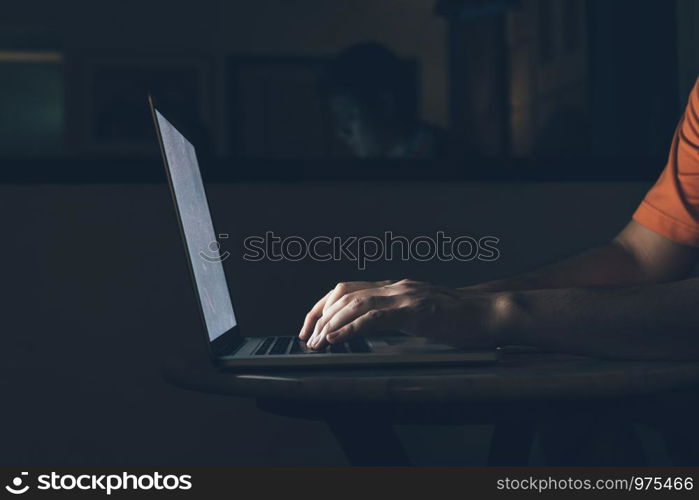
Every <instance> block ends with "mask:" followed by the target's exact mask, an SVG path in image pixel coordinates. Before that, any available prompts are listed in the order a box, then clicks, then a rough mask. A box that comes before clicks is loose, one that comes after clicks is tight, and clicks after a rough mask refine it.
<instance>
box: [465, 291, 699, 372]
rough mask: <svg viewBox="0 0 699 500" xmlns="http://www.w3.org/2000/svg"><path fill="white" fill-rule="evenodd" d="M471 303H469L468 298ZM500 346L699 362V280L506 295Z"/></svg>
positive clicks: (498, 333)
mask: <svg viewBox="0 0 699 500" xmlns="http://www.w3.org/2000/svg"><path fill="white" fill-rule="evenodd" d="M466 300H468V299H466ZM499 300H500V306H499V308H498V309H499V314H500V316H499V317H497V318H496V324H497V326H496V328H494V329H493V332H494V335H495V336H496V338H497V339H498V340H497V342H496V343H497V344H499V345H505V344H523V345H532V346H537V347H541V348H545V349H551V350H554V351H559V352H568V353H573V354H583V355H590V356H600V357H614V358H627V359H699V279H697V278H694V279H688V280H683V281H676V282H672V283H662V284H655V285H645V286H638V287H630V288H612V289H610V288H606V289H600V288H566V289H551V290H530V291H521V292H509V293H508V292H505V295H504V296H503V297H501V298H500V299H499Z"/></svg>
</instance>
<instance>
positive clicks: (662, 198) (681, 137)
mask: <svg viewBox="0 0 699 500" xmlns="http://www.w3.org/2000/svg"><path fill="white" fill-rule="evenodd" d="M633 219H634V220H635V221H636V222H638V223H639V224H642V225H643V226H645V227H647V228H648V229H651V230H652V231H655V232H656V233H658V234H659V235H661V236H664V237H666V238H668V239H671V240H673V241H676V242H677V243H682V244H684V245H691V246H695V247H699V79H698V80H697V82H696V83H695V84H694V88H693V89H692V92H691V94H690V95H689V102H688V103H687V108H686V110H685V112H684V115H683V116H682V119H681V120H680V123H679V125H678V126H677V130H676V131H675V136H674V138H673V139H672V146H671V148H670V154H669V157H668V160H667V165H666V166H665V169H664V170H663V172H662V174H660V177H659V178H658V180H657V182H656V183H655V185H654V186H653V187H652V188H651V189H650V191H648V193H647V194H646V196H645V198H644V199H643V201H642V202H641V205H640V206H639V207H638V208H637V209H636V212H635V213H634V215H633Z"/></svg>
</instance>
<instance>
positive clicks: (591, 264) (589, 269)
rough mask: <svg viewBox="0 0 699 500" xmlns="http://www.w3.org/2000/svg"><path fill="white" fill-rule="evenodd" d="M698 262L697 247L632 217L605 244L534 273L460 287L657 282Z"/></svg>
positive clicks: (493, 288) (685, 271) (673, 277)
mask: <svg viewBox="0 0 699 500" xmlns="http://www.w3.org/2000/svg"><path fill="white" fill-rule="evenodd" d="M696 262H697V249H695V248H692V247H689V246H685V245H680V244H678V243H675V242H674V241H672V240H668V239H667V238H664V237H662V236H660V235H659V234H658V233H656V232H654V231H651V230H650V229H647V228H645V227H644V226H642V225H641V224H638V223H637V222H635V221H631V222H630V223H629V224H628V225H627V226H626V227H625V228H624V230H623V231H622V232H621V233H619V235H618V236H617V237H616V238H614V240H612V241H611V242H609V243H608V244H606V245H603V246H600V247H597V248H594V249H592V250H589V251H588V252H585V253H583V254H580V255H576V256H575V257H572V258H570V259H567V260H564V261H562V262H559V263H556V264H553V265H551V266H547V267H545V268H543V269H540V270H537V271H535V272H532V273H527V274H523V275H521V276H516V277H514V278H510V279H504V280H497V281H490V282H487V283H483V284H479V285H475V286H470V287H466V288H464V289H465V290H480V291H490V292H496V291H504V290H534V289H549V288H570V287H586V286H631V285H641V284H647V283H660V282H666V281H672V280H677V279H681V278H683V277H685V276H687V274H688V273H689V272H690V271H691V269H692V267H693V266H694V265H695V264H696Z"/></svg>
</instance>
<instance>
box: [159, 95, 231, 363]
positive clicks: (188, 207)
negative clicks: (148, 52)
mask: <svg viewBox="0 0 699 500" xmlns="http://www.w3.org/2000/svg"><path fill="white" fill-rule="evenodd" d="M148 102H149V105H150V108H151V112H152V114H153V120H154V122H155V129H156V132H157V136H158V142H159V143H160V149H161V153H162V156H163V162H164V164H165V171H166V173H167V178H168V183H169V185H170V191H171V194H172V198H173V200H174V202H175V211H176V212H177V219H178V222H179V226H180V231H181V234H182V238H183V240H184V247H185V251H186V253H187V261H188V263H189V270H190V273H191V276H192V281H193V283H194V290H195V293H196V296H197V301H198V303H199V310H200V312H201V315H202V319H203V322H204V328H205V329H206V334H207V339H208V342H209V346H210V350H211V353H212V355H213V356H221V355H223V354H226V353H228V352H230V351H231V350H232V349H233V348H235V347H236V346H237V345H238V344H239V343H240V338H241V337H240V331H239V328H238V322H237V320H236V316H235V313H234V311H233V304H232V303H231V296H230V292H229V289H228V284H227V282H226V275H225V273H224V270H223V264H222V261H223V259H222V257H221V255H220V253H219V248H220V247H219V244H218V240H217V238H216V234H217V233H216V232H215V231H214V225H213V222H212V220H211V212H210V211H209V203H208V201H207V199H206V192H205V191H204V184H203V182H202V179H201V173H200V171H199V163H198V162H197V156H196V151H195V149H194V146H192V144H191V143H190V142H189V141H188V140H187V139H186V138H185V137H184V136H183V135H182V134H181V133H180V132H179V131H178V130H177V129H176V128H175V127H174V126H173V125H172V124H171V123H170V122H169V121H168V120H167V119H165V117H164V116H163V115H162V114H161V113H160V112H159V111H158V110H157V109H155V106H154V104H153V100H152V98H151V97H150V96H149V98H148Z"/></svg>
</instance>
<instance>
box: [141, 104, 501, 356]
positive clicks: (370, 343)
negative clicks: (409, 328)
mask: <svg viewBox="0 0 699 500" xmlns="http://www.w3.org/2000/svg"><path fill="white" fill-rule="evenodd" d="M148 103H149V106H150V110H151V113H152V115H153V121H154V123H155V129H156V133H157V137H158V142H159V144H160V150H161V153H162V157H163V162H164V164H165V171H166V173H167V179H168V183H169V185H170V192H171V194H172V198H173V201H174V203H175V211H176V213H177V219H178V222H179V227H180V231H181V233H182V239H183V242H184V248H185V251H186V254H187V261H188V264H189V270H190V273H191V277H192V282H193V284H194V291H195V294H196V299H197V302H198V305H199V310H200V312H201V316H202V319H203V326H204V330H205V333H206V341H207V344H208V346H209V352H210V354H211V357H212V360H213V361H214V362H215V363H216V364H217V365H219V366H221V367H223V368H226V369H231V370H250V369H255V368H264V369H274V368H311V367H322V368H335V367H368V366H374V367H378V366H381V367H384V366H407V365H480V364H490V363H495V362H496V361H497V360H498V351H497V350H490V351H466V350H459V349H454V348H452V347H449V346H447V345H444V344H437V343H433V342H430V341H428V340H426V339H423V338H415V337H409V336H406V335H402V334H400V333H393V334H390V333H388V334H386V333H382V334H377V335H375V336H370V337H362V338H356V339H353V340H349V341H348V342H345V343H343V344H335V345H331V346H329V347H327V348H325V349H323V350H319V351H315V350H312V349H310V348H307V347H306V345H305V342H303V341H301V340H300V339H298V337H296V336H288V335H272V336H270V335H264V334H263V335H262V336H243V334H242V333H241V328H240V325H239V323H238V319H237V317H236V314H235V312H234V309H233V303H232V301H231V296H230V292H229V288H228V283H227V280H226V275H225V273H224V268H223V263H222V261H223V259H222V258H220V253H219V245H218V244H217V243H216V242H217V239H216V234H217V233H216V231H214V226H213V222H212V220H211V213H210V211H209V205H208V201H207V198H206V192H205V190H204V184H203V182H202V178H201V174H200V172H199V165H198V162H197V157H196V152H195V149H194V146H192V144H191V143H190V142H189V141H188V140H187V139H186V138H185V137H184V136H183V135H182V134H181V133H180V132H178V131H177V129H176V128H175V127H174V126H173V125H172V124H171V123H170V122H169V121H168V120H167V119H165V117H164V116H163V115H162V114H161V113H160V112H159V111H158V110H157V109H156V108H155V106H154V104H153V99H152V98H151V97H150V96H149V98H148ZM301 316H303V315H302V314H299V317H301ZM255 333H259V332H255Z"/></svg>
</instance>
